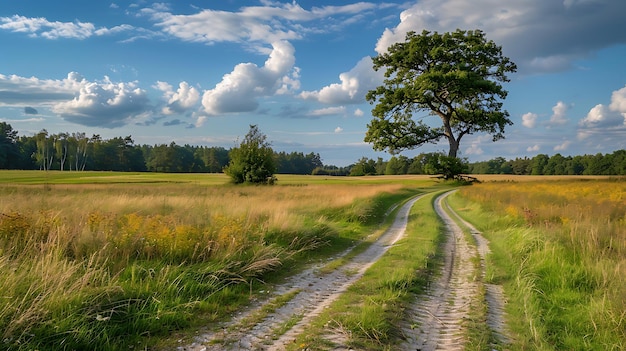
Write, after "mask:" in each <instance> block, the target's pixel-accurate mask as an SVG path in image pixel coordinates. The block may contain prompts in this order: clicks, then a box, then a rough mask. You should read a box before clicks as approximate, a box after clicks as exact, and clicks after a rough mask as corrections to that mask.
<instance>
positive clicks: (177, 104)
mask: <svg viewBox="0 0 626 351" xmlns="http://www.w3.org/2000/svg"><path fill="white" fill-rule="evenodd" d="M154 87H155V88H156V89H158V90H160V91H162V92H163V99H164V100H165V101H166V103H167V105H166V106H165V107H163V109H162V110H161V112H163V114H165V115H171V114H176V113H184V112H185V111H187V110H189V109H191V108H193V107H195V106H196V104H197V102H198V101H199V100H200V92H199V91H198V89H196V88H195V87H192V86H190V85H189V83H187V82H181V83H179V84H178V89H177V90H176V91H174V88H173V87H172V86H171V85H170V84H168V83H166V82H160V81H159V82H157V84H156V85H155V86H154Z"/></svg>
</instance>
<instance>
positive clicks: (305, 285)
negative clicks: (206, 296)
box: [177, 196, 422, 351]
mask: <svg viewBox="0 0 626 351" xmlns="http://www.w3.org/2000/svg"><path fill="white" fill-rule="evenodd" d="M421 197H422V196H417V197H414V198H412V199H410V200H409V201H408V202H406V203H405V204H404V205H403V206H402V207H401V208H400V209H399V210H398V212H397V214H396V218H395V219H394V221H393V223H392V224H391V226H390V227H389V228H388V229H387V230H386V231H385V232H384V233H383V234H382V235H381V236H380V237H379V238H378V240H376V242H374V243H373V244H372V245H370V246H369V247H368V249H367V250H365V251H364V252H362V253H361V254H359V255H357V256H355V257H354V258H353V259H351V260H350V262H348V263H347V264H345V265H344V266H342V267H340V268H339V269H336V270H334V271H333V272H331V273H328V274H325V275H319V274H317V273H316V270H317V269H316V268H317V267H313V268H311V269H308V270H306V271H304V272H303V273H300V274H298V275H295V276H294V277H292V278H291V279H290V280H289V281H288V282H287V283H286V284H282V285H281V286H278V287H277V288H276V291H275V295H276V296H278V295H282V294H286V293H289V292H297V295H296V296H295V297H294V298H293V299H291V300H290V301H289V302H288V303H287V304H285V305H284V306H282V307H280V308H278V309H276V310H275V311H274V312H272V313H271V314H269V315H268V316H267V317H266V318H264V319H263V320H262V321H260V322H259V323H256V324H255V325H254V326H252V327H247V326H244V323H243V322H242V321H244V320H245V319H246V318H247V317H248V316H251V315H253V314H254V313H255V312H257V311H259V310H261V309H262V308H263V305H261V306H258V307H257V308H255V309H253V310H250V311H248V312H246V313H244V314H241V315H240V316H238V317H237V318H235V319H234V320H233V321H232V322H231V323H229V324H227V325H224V326H223V328H222V330H220V331H217V332H207V333H204V334H202V335H199V336H197V337H196V338H195V341H194V342H193V343H192V344H191V345H187V346H181V347H178V348H177V350H179V351H210V350H244V351H245V350H250V351H252V350H254V351H257V350H283V349H284V348H285V345H287V344H289V343H292V342H293V340H294V339H295V337H296V336H297V335H298V334H300V333H301V332H303V331H304V329H305V328H306V326H307V325H308V324H309V323H310V321H311V320H312V319H313V318H314V317H316V316H317V315H319V314H320V313H321V312H322V311H323V309H325V308H326V307H328V306H329V305H330V304H331V303H332V302H333V301H334V300H335V299H336V298H337V297H338V296H339V295H340V294H341V293H343V292H344V291H345V290H346V289H347V288H348V287H349V286H350V285H352V284H353V283H354V282H356V281H357V280H358V279H359V278H361V276H362V275H363V274H364V273H365V271H366V270H367V269H368V268H369V267H370V266H371V265H372V264H374V263H375V262H376V261H377V260H378V259H379V258H380V257H381V256H382V255H383V254H384V253H385V252H386V251H387V249H388V248H389V247H390V246H391V245H393V244H394V243H395V242H396V241H398V240H399V239H400V238H402V237H403V236H404V233H405V230H406V226H407V222H408V217H409V211H410V209H411V207H412V206H413V204H414V203H415V202H416V201H417V200H419V199H420V198H421ZM346 253H347V252H346ZM344 254H345V253H344ZM281 330H282V331H283V332H279V331H281Z"/></svg>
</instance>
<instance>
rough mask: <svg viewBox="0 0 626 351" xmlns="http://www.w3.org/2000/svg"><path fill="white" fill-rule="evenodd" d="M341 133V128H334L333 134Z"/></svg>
mask: <svg viewBox="0 0 626 351" xmlns="http://www.w3.org/2000/svg"><path fill="white" fill-rule="evenodd" d="M341 132H343V128H341V127H337V128H335V133H341Z"/></svg>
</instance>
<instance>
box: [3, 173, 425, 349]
mask: <svg viewBox="0 0 626 351" xmlns="http://www.w3.org/2000/svg"><path fill="white" fill-rule="evenodd" d="M278 184H279V185H277V186H272V187H258V186H233V185H230V184H229V183H228V179H227V178H226V177H225V176H223V175H205V174H153V173H129V174H127V173H112V172H36V171H28V172H21V171H3V172H0V342H1V344H0V348H3V349H9V350H22V349H23V350H28V349H39V350H47V349H59V347H61V348H66V349H91V350H120V349H124V350H127V349H129V348H131V347H134V348H140V347H144V346H145V345H146V343H150V342H151V341H150V340H151V338H150V337H151V336H155V337H159V336H162V335H169V334H170V333H171V332H172V331H174V330H181V329H185V328H189V327H193V326H196V325H198V324H200V323H207V322H210V321H212V320H216V319H220V318H223V317H224V316H225V315H226V314H227V313H229V312H231V311H232V310H234V309H236V308H238V307H239V306H241V305H242V304H245V303H247V302H249V301H250V300H251V299H254V298H255V297H254V296H253V294H254V291H258V289H256V288H254V287H255V286H256V285H257V284H259V283H261V281H262V280H265V279H274V278H276V276H277V275H280V274H285V273H286V272H288V271H289V270H290V269H294V267H297V265H298V263H299V262H301V261H307V260H311V259H315V258H319V257H324V256H327V255H331V254H333V253H337V252H339V251H341V250H343V249H345V248H347V247H349V246H351V245H353V244H354V242H355V241H358V240H361V239H363V237H364V236H365V235H367V234H370V233H371V232H372V230H373V228H375V227H376V226H378V225H379V224H380V223H381V221H382V220H383V219H384V218H385V213H386V211H387V210H388V209H389V208H390V207H391V206H393V205H394V204H397V203H398V202H399V201H401V200H403V199H405V198H408V197H409V196H412V195H414V194H416V193H419V192H421V191H423V188H426V187H430V186H432V185H433V181H432V180H430V179H429V178H427V177H410V176H405V177H364V178H345V177H344V178H333V177H312V176H279V182H278ZM287 263H289V264H287Z"/></svg>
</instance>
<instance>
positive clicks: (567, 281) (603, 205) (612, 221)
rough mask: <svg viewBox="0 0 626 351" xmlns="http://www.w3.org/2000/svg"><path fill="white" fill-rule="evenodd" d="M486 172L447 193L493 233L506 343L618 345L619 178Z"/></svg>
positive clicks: (625, 287) (624, 341) (622, 327)
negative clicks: (487, 176)
mask: <svg viewBox="0 0 626 351" xmlns="http://www.w3.org/2000/svg"><path fill="white" fill-rule="evenodd" d="M494 179H496V178H492V179H491V180H492V181H487V182H484V183H482V184H477V185H474V186H471V187H464V188H462V189H460V190H459V192H458V194H457V195H456V196H454V198H453V200H451V201H452V203H453V205H454V206H455V208H457V210H458V211H459V213H461V214H462V215H463V216H464V217H465V218H466V219H468V220H470V221H471V222H472V223H474V224H475V225H476V226H477V227H478V228H479V229H480V230H482V231H483V234H484V235H485V236H486V237H487V238H488V239H489V240H490V241H491V249H492V251H493V255H492V257H491V264H490V265H489V266H490V267H491V271H490V273H489V277H488V279H490V280H491V281H492V282H496V283H498V284H503V285H504V288H505V290H506V295H507V299H508V307H507V313H508V314H509V318H508V320H509V324H510V328H511V331H512V333H513V340H514V346H513V347H512V348H511V349H512V350H529V349H532V350H624V349H626V284H624V280H623V279H624V277H625V276H626V181H624V179H623V178H622V179H610V178H602V179H597V178H596V179H593V178H587V179H581V178H579V177H575V178H571V177H570V178H568V177H558V178H556V177H552V178H551V177H530V178H523V177H522V178H519V179H518V180H526V181H511V179H508V180H507V181H493V180H494ZM499 179H500V180H502V178H499Z"/></svg>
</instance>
